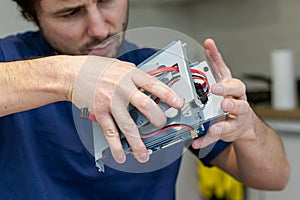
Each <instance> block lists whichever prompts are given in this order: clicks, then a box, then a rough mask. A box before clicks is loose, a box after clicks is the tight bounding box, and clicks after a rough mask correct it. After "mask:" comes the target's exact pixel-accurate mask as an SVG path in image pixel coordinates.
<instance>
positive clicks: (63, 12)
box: [53, 5, 84, 16]
mask: <svg viewBox="0 0 300 200" xmlns="http://www.w3.org/2000/svg"><path fill="white" fill-rule="evenodd" d="M82 8H84V5H78V6H74V7H64V8H62V9H60V10H57V11H55V12H54V13H53V15H57V16H58V15H62V14H65V13H68V12H72V11H77V10H80V9H82Z"/></svg>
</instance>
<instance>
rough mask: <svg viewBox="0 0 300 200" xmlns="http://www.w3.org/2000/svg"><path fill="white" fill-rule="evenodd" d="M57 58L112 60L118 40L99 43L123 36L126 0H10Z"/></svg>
mask: <svg viewBox="0 0 300 200" xmlns="http://www.w3.org/2000/svg"><path fill="white" fill-rule="evenodd" d="M13 1H15V2H17V4H18V5H19V6H20V7H21V12H22V14H23V16H24V17H26V19H28V20H30V21H32V22H34V23H35V24H36V25H37V26H38V27H39V28H40V30H41V31H42V33H43V35H44V37H45V38H46V40H47V41H48V42H49V44H50V45H51V46H52V47H53V48H54V49H55V50H56V51H57V52H58V53H61V54H69V55H80V54H89V53H90V52H91V51H92V50H93V49H94V50H93V54H97V55H101V56H108V57H115V56H116V54H117V52H118V50H119V47H120V43H121V40H122V37H119V39H118V40H107V41H106V42H105V43H102V44H101V45H99V44H100V43H101V42H102V41H104V40H106V39H108V38H109V37H110V36H112V35H115V34H118V33H120V32H123V31H124V30H125V29H126V27H127V21H128V0H13Z"/></svg>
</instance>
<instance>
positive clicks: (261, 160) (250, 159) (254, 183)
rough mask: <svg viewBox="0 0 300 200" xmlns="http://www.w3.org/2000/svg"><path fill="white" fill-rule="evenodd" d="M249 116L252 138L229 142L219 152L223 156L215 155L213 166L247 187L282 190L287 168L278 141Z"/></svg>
mask: <svg viewBox="0 0 300 200" xmlns="http://www.w3.org/2000/svg"><path fill="white" fill-rule="evenodd" d="M253 117H254V119H253V122H255V123H253V130H252V131H253V135H255V137H253V138H252V139H249V140H245V139H241V140H237V141H235V142H233V144H232V146H231V147H230V148H228V149H227V150H226V151H225V152H223V154H227V155H226V156H218V158H216V159H215V160H214V163H213V164H215V165H217V166H219V167H220V168H223V169H224V170H226V171H228V172H229V173H230V174H231V175H233V176H234V177H235V178H237V179H238V180H241V181H242V182H243V183H245V184H246V185H247V186H249V187H253V188H257V189H266V190H269V189H272V190H274V189H278V190H280V189H283V188H284V187H285V186H286V184H287V182H288V179H289V174H290V168H289V164H288V162H287V160H286V157H285V152H284V148H283V144H282V142H281V139H280V138H279V136H278V134H277V133H276V132H275V131H274V130H273V129H272V128H270V127H268V126H267V125H266V124H265V123H263V122H262V121H261V120H260V119H259V118H258V117H257V116H256V115H253ZM226 159H228V160H226ZM224 163H225V165H224ZM278 180H279V181H278Z"/></svg>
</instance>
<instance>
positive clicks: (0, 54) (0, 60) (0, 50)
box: [0, 44, 4, 62]
mask: <svg viewBox="0 0 300 200" xmlns="http://www.w3.org/2000/svg"><path fill="white" fill-rule="evenodd" d="M0 62H4V55H3V50H2V47H1V44H0Z"/></svg>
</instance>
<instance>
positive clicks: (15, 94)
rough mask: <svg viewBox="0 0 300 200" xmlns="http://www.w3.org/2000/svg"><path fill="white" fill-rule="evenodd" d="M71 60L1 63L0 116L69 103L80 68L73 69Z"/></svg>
mask: <svg viewBox="0 0 300 200" xmlns="http://www.w3.org/2000/svg"><path fill="white" fill-rule="evenodd" d="M68 59H70V58H69V57H68V56H53V57H46V58H40V59H33V60H26V61H16V62H0V91H1V94H2V96H1V98H0V116H5V115H9V114H12V113H17V112H21V111H25V110H30V109H33V108H37V107H40V106H43V105H46V104H49V103H53V102H57V101H65V100H70V95H71V94H70V91H72V88H73V83H74V80H75V77H76V74H77V73H78V70H79V66H77V68H76V66H73V67H72V68H71V67H70V65H68ZM70 63H71V62H70Z"/></svg>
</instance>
